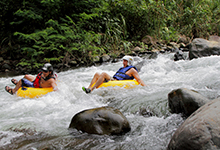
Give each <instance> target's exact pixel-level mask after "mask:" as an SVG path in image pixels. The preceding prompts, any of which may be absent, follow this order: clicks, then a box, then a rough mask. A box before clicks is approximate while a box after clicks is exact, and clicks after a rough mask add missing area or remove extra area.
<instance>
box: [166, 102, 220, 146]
mask: <svg viewBox="0 0 220 150" xmlns="http://www.w3.org/2000/svg"><path fill="white" fill-rule="evenodd" d="M219 114H220V98H218V99H215V100H212V101H210V102H208V103H206V104H205V105H204V106H202V107H201V108H199V109H198V110H197V111H196V112H194V113H193V114H192V115H191V116H190V117H188V118H187V120H186V121H185V122H184V123H183V124H182V125H181V126H180V127H179V128H178V129H177V131H176V132H175V134H174V135H173V137H172V138H171V140H170V143H169V145H168V148H167V150H208V149H210V150H214V149H215V150H217V149H220V129H219V128H220V117H219Z"/></svg>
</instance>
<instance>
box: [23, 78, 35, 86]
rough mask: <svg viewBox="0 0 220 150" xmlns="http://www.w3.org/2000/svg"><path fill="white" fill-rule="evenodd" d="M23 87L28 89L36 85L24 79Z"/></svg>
mask: <svg viewBox="0 0 220 150" xmlns="http://www.w3.org/2000/svg"><path fill="white" fill-rule="evenodd" d="M21 81H22V86H26V87H34V83H33V82H31V81H29V80H28V79H25V78H22V79H21Z"/></svg>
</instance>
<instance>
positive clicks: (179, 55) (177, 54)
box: [174, 50, 186, 61]
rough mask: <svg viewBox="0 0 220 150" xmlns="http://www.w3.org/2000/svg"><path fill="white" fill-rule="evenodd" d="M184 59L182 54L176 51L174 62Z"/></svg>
mask: <svg viewBox="0 0 220 150" xmlns="http://www.w3.org/2000/svg"><path fill="white" fill-rule="evenodd" d="M185 59H186V57H185V56H184V54H183V52H182V51H181V50H178V51H177V52H176V53H175V54H174V61H178V60H185Z"/></svg>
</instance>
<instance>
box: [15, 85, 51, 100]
mask: <svg viewBox="0 0 220 150" xmlns="http://www.w3.org/2000/svg"><path fill="white" fill-rule="evenodd" d="M25 88H26V90H22V88H19V89H18V91H17V96H19V97H23V98H38V97H41V96H43V95H45V94H47V93H49V92H52V91H53V88H52V87H50V88H33V87H25Z"/></svg>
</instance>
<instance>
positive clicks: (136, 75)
mask: <svg viewBox="0 0 220 150" xmlns="http://www.w3.org/2000/svg"><path fill="white" fill-rule="evenodd" d="M129 71H130V74H131V75H132V76H133V77H134V78H135V79H136V81H137V82H138V83H139V84H140V85H142V86H146V84H145V83H144V81H143V80H141V78H140V76H139V74H138V72H137V70H135V69H134V68H131V69H130V70H129Z"/></svg>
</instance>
